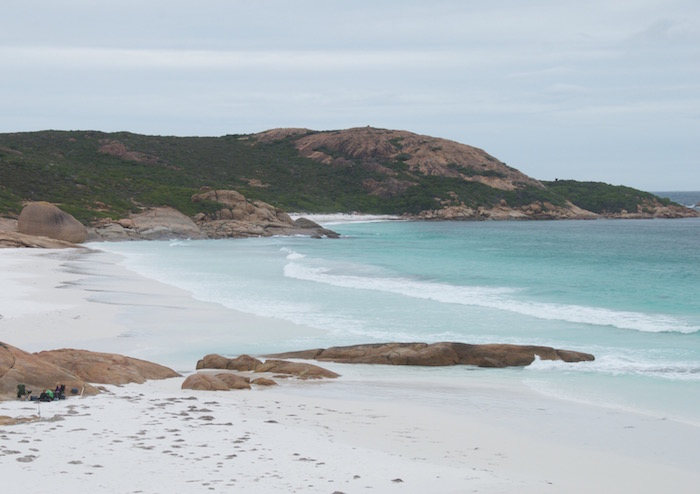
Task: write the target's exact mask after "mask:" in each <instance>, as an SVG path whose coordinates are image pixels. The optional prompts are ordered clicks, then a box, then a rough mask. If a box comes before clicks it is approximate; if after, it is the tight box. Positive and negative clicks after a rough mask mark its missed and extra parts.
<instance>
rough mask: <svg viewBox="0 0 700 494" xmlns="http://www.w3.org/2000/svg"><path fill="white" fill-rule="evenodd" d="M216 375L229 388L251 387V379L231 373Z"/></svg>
mask: <svg viewBox="0 0 700 494" xmlns="http://www.w3.org/2000/svg"><path fill="white" fill-rule="evenodd" d="M216 377H218V378H219V379H221V380H222V381H223V382H225V383H226V386H228V389H250V379H249V378H247V377H243V376H239V375H237V374H231V373H221V374H216Z"/></svg>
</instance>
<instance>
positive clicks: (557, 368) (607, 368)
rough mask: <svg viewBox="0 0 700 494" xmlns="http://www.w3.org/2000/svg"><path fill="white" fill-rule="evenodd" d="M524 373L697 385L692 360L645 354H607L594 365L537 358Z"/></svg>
mask: <svg viewBox="0 0 700 494" xmlns="http://www.w3.org/2000/svg"><path fill="white" fill-rule="evenodd" d="M525 370H527V371H530V372H542V371H544V372H547V371H554V372H566V371H570V372H583V373H596V374H607V375H610V376H626V375H637V376H647V377H657V378H661V379H666V380H670V381H698V382H700V365H698V362H692V361H676V360H664V359H650V358H649V356H646V355H634V352H631V353H630V354H628V355H620V354H610V355H602V356H599V357H596V359H595V360H594V361H593V362H576V363H567V362H563V361H560V360H542V359H540V358H536V359H535V361H534V362H533V363H532V364H530V365H529V366H527V367H526V368H525Z"/></svg>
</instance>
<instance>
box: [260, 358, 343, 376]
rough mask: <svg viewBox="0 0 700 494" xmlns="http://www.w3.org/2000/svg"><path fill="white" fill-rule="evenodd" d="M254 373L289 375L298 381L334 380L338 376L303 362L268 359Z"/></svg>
mask: <svg viewBox="0 0 700 494" xmlns="http://www.w3.org/2000/svg"><path fill="white" fill-rule="evenodd" d="M255 372H272V373H274V374H290V375H292V376H296V377H297V378H299V379H322V378H331V379H333V378H336V377H339V374H336V373H335V372H332V371H329V370H328V369H324V368H323V367H319V366H317V365H313V364H307V363H304V362H287V361H286V360H274V359H268V360H266V361H265V363H263V364H261V365H259V366H258V367H257V368H256V369H255Z"/></svg>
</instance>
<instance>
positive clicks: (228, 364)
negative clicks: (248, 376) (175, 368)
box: [197, 354, 338, 379]
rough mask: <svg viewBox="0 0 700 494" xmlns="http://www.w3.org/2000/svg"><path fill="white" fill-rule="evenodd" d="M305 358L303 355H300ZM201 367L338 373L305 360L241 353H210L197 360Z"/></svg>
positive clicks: (300, 373)
mask: <svg viewBox="0 0 700 494" xmlns="http://www.w3.org/2000/svg"><path fill="white" fill-rule="evenodd" d="M300 358H303V357H300ZM200 369H226V370H237V371H253V372H271V373H275V374H288V375H292V376H296V377H298V378H300V379H320V378H324V377H325V378H335V377H338V374H336V373H335V372H331V371H329V370H328V369H324V368H322V367H319V366H317V365H313V364H307V363H303V362H301V363H300V362H287V361H285V360H267V361H265V362H261V361H260V360H258V359H256V358H253V357H250V356H249V355H241V356H240V357H236V358H227V357H223V356H221V355H216V354H210V355H207V356H205V357H204V358H203V359H201V360H200V361H199V362H197V370H200Z"/></svg>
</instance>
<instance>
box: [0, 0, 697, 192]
mask: <svg viewBox="0 0 700 494" xmlns="http://www.w3.org/2000/svg"><path fill="white" fill-rule="evenodd" d="M2 19H3V21H2V29H1V30H0V132H15V131H31V130H45V129H58V130H102V131H119V130H127V131H131V132H136V133H143V134H152V135H188V136H189V135H192V136H205V135H206V136H218V135H225V134H245V133H252V132H258V131H262V130H266V129H270V128H275V127H307V128H310V129H315V130H329V129H343V128H349V127H357V126H366V125H371V126H373V127H383V128H391V129H403V130H409V131H412V132H417V133H421V134H427V135H431V136H436V137H444V138H448V139H453V140H456V141H459V142H462V143H465V144H470V145H473V146H476V147H480V148H482V149H484V150H486V151H487V152H489V153H490V154H492V155H494V156H496V157H498V158H499V159H501V160H502V161H505V162H506V163H508V164H509V165H510V166H513V167H515V168H518V169H520V170H521V171H523V172H524V173H526V174H528V175H530V176H532V177H535V178H539V179H544V180H551V179H554V178H560V179H565V178H572V179H577V180H595V181H603V182H608V183H612V184H623V185H630V186H633V187H637V188H641V189H644V190H652V191H663V190H700V2H698V1H697V0H587V1H585V2H584V1H581V0H577V1H568V0H552V1H549V0H530V1H528V2H524V1H520V0H517V1H516V0H513V1H499V0H483V1H482V0H479V1H470V0H454V1H448V0H430V1H413V0H402V1H382V0H371V1H365V0H352V1H332V0H294V1H290V0H276V1H273V0H270V1H266V0H247V1H238V0H220V1H208V0H198V1H193V0H186V1H182V0H162V1H161V0H154V1H150V0H82V1H81V0H61V1H55V0H36V1H35V0H21V1H13V2H3V6H2Z"/></svg>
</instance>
